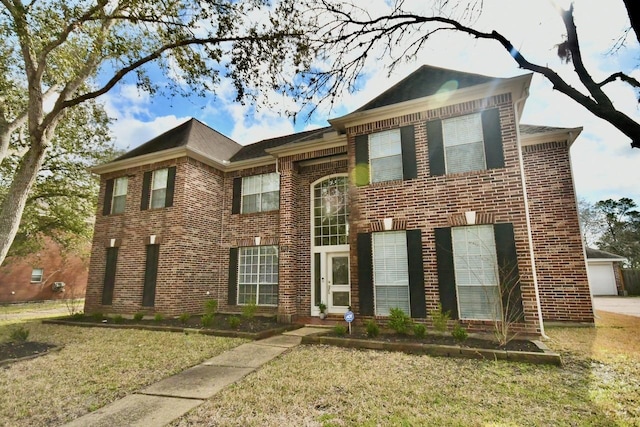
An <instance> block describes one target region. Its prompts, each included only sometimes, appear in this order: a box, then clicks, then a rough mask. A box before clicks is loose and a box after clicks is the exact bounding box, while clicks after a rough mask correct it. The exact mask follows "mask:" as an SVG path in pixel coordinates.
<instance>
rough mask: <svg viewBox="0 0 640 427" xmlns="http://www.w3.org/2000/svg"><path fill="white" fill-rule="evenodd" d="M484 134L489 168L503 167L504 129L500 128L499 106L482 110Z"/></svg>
mask: <svg viewBox="0 0 640 427" xmlns="http://www.w3.org/2000/svg"><path fill="white" fill-rule="evenodd" d="M482 134H483V138H484V152H485V156H486V158H487V169H496V168H503V167H504V152H503V150H502V130H501V129H500V111H499V110H498V109H497V108H492V109H491V110H485V111H483V112H482Z"/></svg>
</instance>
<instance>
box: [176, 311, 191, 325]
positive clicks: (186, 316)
mask: <svg viewBox="0 0 640 427" xmlns="http://www.w3.org/2000/svg"><path fill="white" fill-rule="evenodd" d="M189 319H191V315H190V314H189V313H182V314H181V315H180V316H178V320H179V321H180V323H182V324H183V325H186V324H187V322H188V321H189Z"/></svg>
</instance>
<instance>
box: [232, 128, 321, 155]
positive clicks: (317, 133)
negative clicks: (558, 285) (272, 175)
mask: <svg viewBox="0 0 640 427" xmlns="http://www.w3.org/2000/svg"><path fill="white" fill-rule="evenodd" d="M332 130H333V129H332V128H331V127H329V126H328V127H324V128H320V129H313V130H308V131H304V132H298V133H294V134H291V135H283V136H279V137H276V138H269V139H263V140H262V141H258V142H254V143H253V144H249V145H245V146H244V147H242V148H241V149H240V151H238V152H237V153H236V154H235V155H234V156H233V157H231V159H230V161H231V162H237V161H240V160H248V159H256V158H258V157H263V156H267V155H268V154H267V152H266V151H265V150H268V149H269V148H275V147H280V146H281V145H285V144H290V143H291V144H296V143H300V142H305V141H310V140H313V139H316V138H321V137H322V134H324V133H326V132H330V131H332Z"/></svg>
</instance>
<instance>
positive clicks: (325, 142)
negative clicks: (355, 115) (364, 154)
mask: <svg viewBox="0 0 640 427" xmlns="http://www.w3.org/2000/svg"><path fill="white" fill-rule="evenodd" d="M346 145H347V138H346V137H345V136H344V135H339V134H338V135H331V136H329V137H322V138H316V139H312V140H310V141H305V142H297V143H293V142H290V143H288V144H284V145H281V146H279V147H273V148H268V149H266V150H265V151H266V152H267V153H269V154H271V155H272V156H274V157H282V156H291V155H294V154H302V153H308V152H310V151H316V150H322V149H326V148H335V147H341V146H346Z"/></svg>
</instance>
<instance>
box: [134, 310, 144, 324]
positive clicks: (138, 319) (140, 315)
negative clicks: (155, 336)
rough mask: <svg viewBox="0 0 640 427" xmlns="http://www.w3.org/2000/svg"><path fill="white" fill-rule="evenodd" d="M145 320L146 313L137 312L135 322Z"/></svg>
mask: <svg viewBox="0 0 640 427" xmlns="http://www.w3.org/2000/svg"><path fill="white" fill-rule="evenodd" d="M143 318H144V313H141V312H137V313H136V314H134V315H133V320H135V321H136V322H139V321H141V320H142V319H143Z"/></svg>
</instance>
